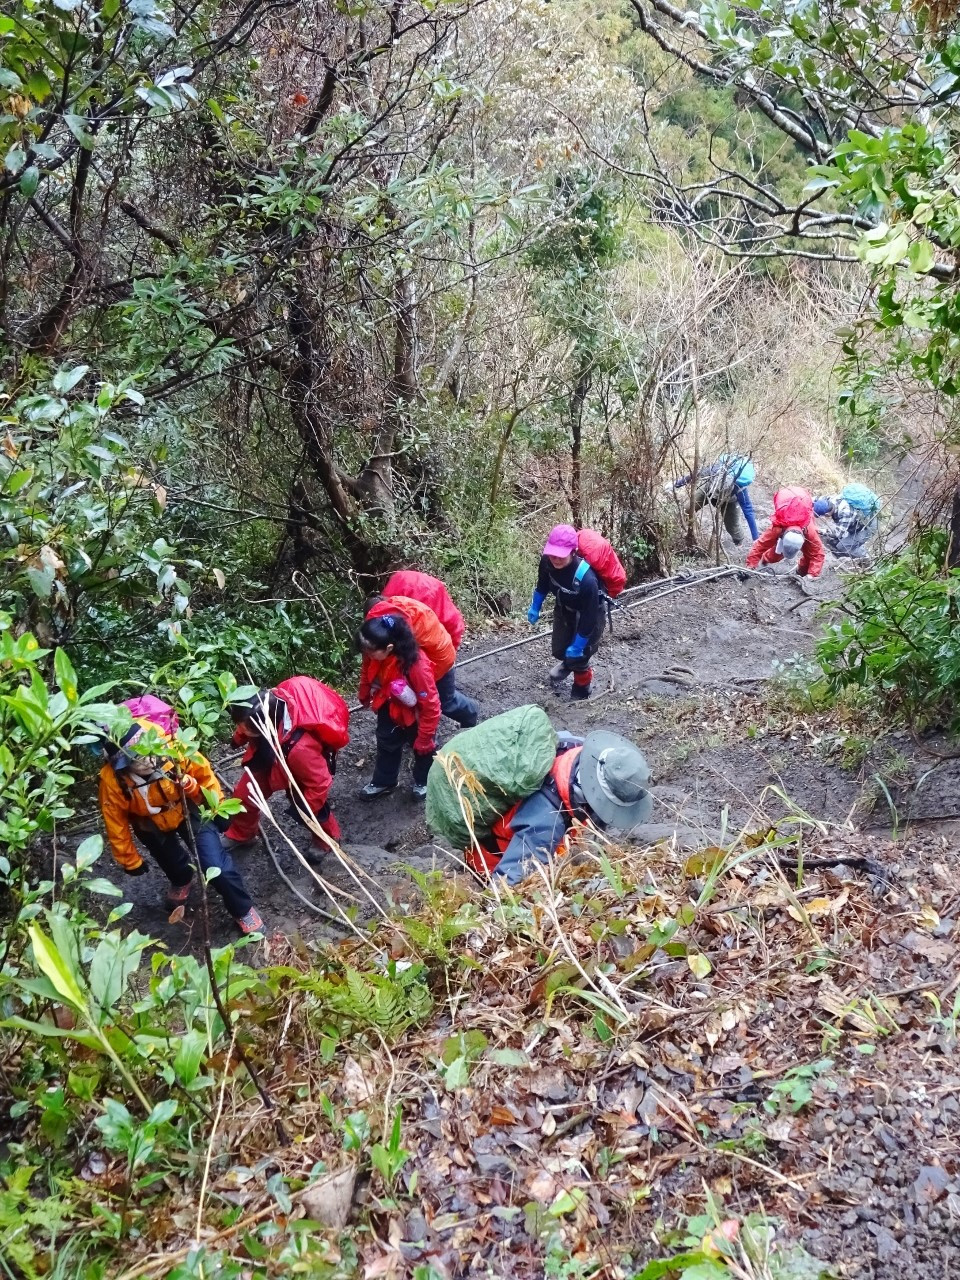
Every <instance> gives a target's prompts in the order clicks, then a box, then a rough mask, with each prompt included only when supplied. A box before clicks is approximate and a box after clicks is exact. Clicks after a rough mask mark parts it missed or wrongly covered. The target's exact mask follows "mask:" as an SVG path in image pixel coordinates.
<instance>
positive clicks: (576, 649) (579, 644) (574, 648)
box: [563, 636, 590, 662]
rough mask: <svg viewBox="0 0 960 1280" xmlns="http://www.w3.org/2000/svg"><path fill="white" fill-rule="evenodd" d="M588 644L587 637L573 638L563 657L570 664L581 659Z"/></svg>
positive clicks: (588, 638)
mask: <svg viewBox="0 0 960 1280" xmlns="http://www.w3.org/2000/svg"><path fill="white" fill-rule="evenodd" d="M589 643H590V637H589V636H574V637H573V642H572V643H571V644H568V645H567V651H566V653H565V654H564V655H563V656H564V657H565V658H569V659H570V660H571V662H572V661H575V660H576V659H577V658H582V657H583V654H584V650H585V649H586V647H587V645H588V644H589Z"/></svg>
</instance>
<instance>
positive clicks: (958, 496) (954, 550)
mask: <svg viewBox="0 0 960 1280" xmlns="http://www.w3.org/2000/svg"><path fill="white" fill-rule="evenodd" d="M947 568H948V569H958V568H960V485H957V487H956V489H954V491H953V506H952V507H951V508H950V542H949V545H948V547H947Z"/></svg>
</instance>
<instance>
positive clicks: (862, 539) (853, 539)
mask: <svg viewBox="0 0 960 1280" xmlns="http://www.w3.org/2000/svg"><path fill="white" fill-rule="evenodd" d="M879 510H880V499H879V498H878V497H877V495H876V494H875V493H874V492H873V490H872V489H868V488H867V486H866V485H865V484H848V485H845V486H844V487H843V489H842V490H841V491H840V493H838V494H835V495H833V496H832V497H822V498H817V500H816V501H815V502H814V504H813V511H814V515H816V516H819V517H821V518H822V517H823V516H830V517H832V519H833V523H834V525H835V526H836V527H835V528H834V529H831V530H830V531H829V532H827V533H824V534H823V541H824V544H825V546H826V547H827V548H828V550H830V551H832V552H833V554H834V555H835V556H849V557H851V558H853V559H855V560H862V559H863V558H864V557H865V556H866V555H867V543H868V542H869V541H870V539H871V538H873V537H875V536H876V533H877V514H878V512H879Z"/></svg>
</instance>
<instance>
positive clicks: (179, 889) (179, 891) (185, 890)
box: [164, 879, 193, 908]
mask: <svg viewBox="0 0 960 1280" xmlns="http://www.w3.org/2000/svg"><path fill="white" fill-rule="evenodd" d="M192 888H193V880H192V879H190V880H188V881H187V883H186V884H171V885H169V886H168V888H167V892H166V896H165V897H164V902H165V903H166V905H167V906H168V907H171V908H172V907H182V906H184V905H185V903H186V901H187V899H188V898H189V897H190V890H191V889H192Z"/></svg>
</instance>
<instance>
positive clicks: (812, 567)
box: [747, 521, 824, 578]
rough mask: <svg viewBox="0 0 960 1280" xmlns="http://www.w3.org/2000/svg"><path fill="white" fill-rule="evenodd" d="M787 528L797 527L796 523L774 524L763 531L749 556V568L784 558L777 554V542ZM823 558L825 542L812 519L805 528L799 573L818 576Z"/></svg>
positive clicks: (803, 575)
mask: <svg viewBox="0 0 960 1280" xmlns="http://www.w3.org/2000/svg"><path fill="white" fill-rule="evenodd" d="M787 528H796V525H790V526H787V525H782V524H772V525H771V526H770V528H769V529H765V530H764V531H763V533H761V535H760V537H759V538H758V539H757V540H756V542H755V543H754V544H753V546H752V547H751V548H750V554H749V555H748V556H747V568H748V569H756V567H757V565H758V564H776V563H777V562H778V561H779V560H782V559H783V556H781V555H778V554H777V543H778V542H779V541H780V538H781V537H782V536H783V534H785V533H786V531H787ZM823 559H824V551H823V543H822V542H821V541H820V535H819V533H817V529H816V526H815V525H814V524H813V522H812V521H811V523H810V524H808V525H807V526H806V528H805V529H804V530H803V550H802V551H801V552H800V560H799V562H798V564H797V573H798V574H799V575H800V577H801V578H818V577H819V576H820V571H821V569H822V568H823Z"/></svg>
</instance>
